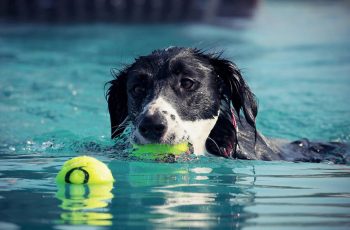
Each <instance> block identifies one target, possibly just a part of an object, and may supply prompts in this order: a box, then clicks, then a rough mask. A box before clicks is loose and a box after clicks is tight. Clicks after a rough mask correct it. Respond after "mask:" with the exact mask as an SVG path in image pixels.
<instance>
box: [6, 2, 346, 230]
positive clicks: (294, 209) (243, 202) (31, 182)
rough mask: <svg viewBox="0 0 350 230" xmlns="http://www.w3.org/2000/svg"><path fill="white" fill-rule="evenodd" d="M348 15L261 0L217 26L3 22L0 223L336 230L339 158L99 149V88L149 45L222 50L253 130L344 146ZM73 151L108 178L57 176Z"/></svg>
mask: <svg viewBox="0 0 350 230" xmlns="http://www.w3.org/2000/svg"><path fill="white" fill-rule="evenodd" d="M349 12H350V7H349V4H347V3H345V2H342V1H330V2H323V1H320V2H318V4H314V3H312V1H310V2H309V1H306V2H305V1H297V2H295V1H293V3H289V2H278V1H277V2H276V1H264V3H262V4H260V6H259V8H258V9H257V11H256V13H255V16H254V17H253V18H251V19H244V20H235V21H232V22H228V25H227V27H218V26H215V25H197V24H196V25H152V26H146V25H133V26H125V25H105V24H95V25H74V26H68V25H55V26H49V25H30V24H22V25H13V24H4V23H3V24H1V25H0V154H1V155H0V228H1V229H81V228H84V229H100V228H101V229H102V228H103V229H108V228H112V227H109V226H111V225H113V228H121V229H124V228H126V227H129V228H135V229H139V228H141V227H142V228H159V229H167V228H168V229H173V228H186V229H188V228H191V229H196V228H218V229H219V228H224V229H261V228H264V229H280V228H281V227H283V228H284V229H305V228H306V229H348V228H349V225H350V221H349V217H350V193H349V191H350V183H349V182H350V167H349V166H348V165H332V164H326V163H321V164H309V163H289V162H262V161H233V160H228V159H222V158H215V157H204V158H200V159H197V160H193V161H191V162H183V163H176V164H164V163H152V162H138V161H130V160H126V159H123V158H121V157H118V153H116V152H113V151H107V150H106V149H108V147H109V146H111V145H113V142H112V141H111V140H110V139H109V130H110V129H109V117H108V111H107V104H106V101H105V98H104V92H105V91H104V84H105V82H107V81H108V80H110V79H111V75H110V69H111V68H122V67H123V66H124V64H127V63H130V62H131V61H132V60H133V58H134V57H136V56H137V55H144V54H147V53H149V52H150V51H152V50H153V49H156V48H165V47H168V46H170V45H178V46H190V47H199V48H204V49H209V50H212V51H220V50H224V51H225V52H224V56H225V57H227V58H230V59H231V60H233V61H235V62H236V63H237V65H238V66H239V67H240V68H241V69H242V71H243V74H244V76H245V78H246V79H247V81H248V83H249V84H250V85H251V88H252V90H253V91H254V92H255V94H256V95H257V97H258V99H259V105H260V111H259V115H258V119H257V123H258V128H259V130H260V131H261V132H262V133H263V134H265V135H267V136H269V137H276V138H284V139H289V140H294V139H297V138H302V137H307V138H309V139H314V140H321V141H342V142H349V139H350V120H349V117H350V107H349V103H348V98H349V92H350V90H349V89H350V88H349V86H350V76H349V73H350V65H349V62H350V53H349V50H350V41H349V37H350V27H349V23H348V22H349V21H350V16H349V15H350V14H349ZM82 154H87V155H91V156H94V157H97V158H98V159H100V160H102V161H104V162H105V163H107V164H108V166H109V167H110V168H111V170H112V172H113V174H114V176H115V179H116V183H115V184H114V187H113V188H112V187H108V186H107V187H104V188H97V189H96V188H94V187H83V188H72V187H64V188H62V187H61V188H58V187H57V186H56V184H55V182H54V177H55V175H56V173H57V172H58V170H59V169H60V167H61V165H62V164H63V163H64V161H66V160H68V159H69V158H71V157H73V156H78V155H82ZM86 191H87V192H86Z"/></svg>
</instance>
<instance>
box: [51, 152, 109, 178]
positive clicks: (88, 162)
mask: <svg viewBox="0 0 350 230" xmlns="http://www.w3.org/2000/svg"><path fill="white" fill-rule="evenodd" d="M113 181H114V178H113V176H112V173H111V171H110V170H109V168H108V167H107V166H106V165H105V164H104V163H102V162H101V161H99V160H97V159H95V158H93V157H88V156H81V157H74V158H72V159H70V160H68V161H66V162H65V163H64V165H63V167H62V169H61V171H60V172H59V173H58V174H57V176H56V182H57V183H69V184H103V183H110V182H113Z"/></svg>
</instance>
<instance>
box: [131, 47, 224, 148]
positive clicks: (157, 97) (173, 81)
mask: <svg viewBox="0 0 350 230" xmlns="http://www.w3.org/2000/svg"><path fill="white" fill-rule="evenodd" d="M126 74H127V83H126V85H127V99H128V100H127V105H128V118H129V120H130V121H131V122H132V124H133V127H134V131H133V134H132V138H131V139H132V141H133V142H134V143H138V144H148V143H166V144H177V143H181V142H186V141H188V142H190V143H191V144H192V145H193V148H194V152H195V154H198V155H201V154H204V153H205V142H206V140H207V138H208V136H209V134H210V131H211V130H212V129H213V127H214V125H215V123H216V121H217V119H218V113H219V108H220V93H219V89H218V88H219V87H218V78H217V75H216V74H215V73H214V71H213V69H212V68H211V65H210V63H208V61H207V60H202V59H200V57H197V56H195V54H193V53H191V52H190V50H189V51H187V50H183V49H182V50H176V49H173V50H167V51H157V52H155V53H152V54H151V55H149V56H144V57H140V58H139V59H137V60H136V62H135V63H134V64H132V65H131V66H130V67H129V68H128V71H127V73H126Z"/></svg>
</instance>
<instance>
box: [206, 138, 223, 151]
mask: <svg viewBox="0 0 350 230" xmlns="http://www.w3.org/2000/svg"><path fill="white" fill-rule="evenodd" d="M208 139H209V140H211V141H212V142H213V143H214V144H215V146H216V148H217V149H218V150H219V152H221V150H220V147H219V145H218V144H217V143H216V141H214V139H213V138H211V137H208Z"/></svg>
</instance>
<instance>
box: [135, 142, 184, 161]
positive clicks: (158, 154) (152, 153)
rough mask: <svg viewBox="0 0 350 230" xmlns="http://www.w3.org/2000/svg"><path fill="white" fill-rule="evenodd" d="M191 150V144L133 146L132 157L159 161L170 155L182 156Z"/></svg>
mask: <svg viewBox="0 0 350 230" xmlns="http://www.w3.org/2000/svg"><path fill="white" fill-rule="evenodd" d="M189 150H190V146H189V143H187V142H183V143H179V144H174V145H169V144H145V145H137V144H134V145H133V151H132V154H131V156H133V157H137V158H139V159H148V160H157V159H160V158H162V157H166V156H167V155H169V154H172V155H174V156H180V155H182V154H184V153H186V152H187V151H189Z"/></svg>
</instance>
